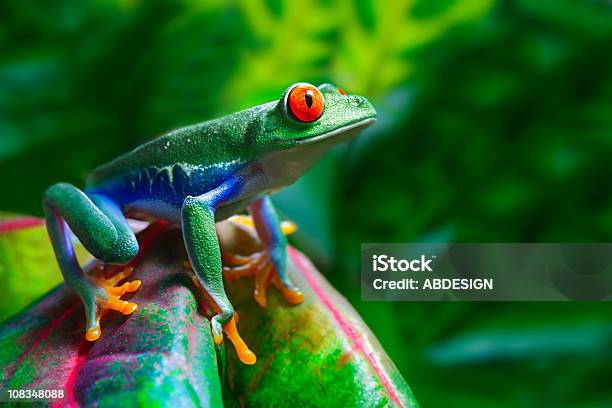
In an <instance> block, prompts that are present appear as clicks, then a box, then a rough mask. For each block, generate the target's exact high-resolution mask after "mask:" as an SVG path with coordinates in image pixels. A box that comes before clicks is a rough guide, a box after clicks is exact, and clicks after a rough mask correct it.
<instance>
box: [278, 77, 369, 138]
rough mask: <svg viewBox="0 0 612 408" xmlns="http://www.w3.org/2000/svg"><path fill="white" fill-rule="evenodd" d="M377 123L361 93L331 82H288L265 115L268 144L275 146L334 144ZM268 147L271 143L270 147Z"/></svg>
mask: <svg viewBox="0 0 612 408" xmlns="http://www.w3.org/2000/svg"><path fill="white" fill-rule="evenodd" d="M375 122H376V111H375V110H374V107H372V104H371V103H370V102H369V101H368V100H367V99H366V98H364V97H363V96H358V95H348V94H347V93H346V92H344V91H343V90H342V89H340V88H337V87H335V86H333V85H331V84H323V85H321V86H319V87H318V88H317V87H315V86H314V85H310V84H307V83H297V84H293V85H291V86H290V87H289V88H287V90H286V91H285V92H284V93H283V95H282V96H281V98H280V100H279V101H278V103H277V104H276V105H275V107H274V109H272V110H271V111H270V112H269V113H268V117H267V118H266V127H267V129H266V130H267V131H268V132H266V133H267V134H266V139H267V143H270V144H272V145H275V146H274V149H279V148H281V149H282V148H285V149H286V148H292V147H298V146H304V147H305V146H307V145H314V144H317V145H326V146H330V145H334V144H337V143H340V142H343V141H346V140H348V139H350V138H352V137H354V136H355V135H357V133H359V131H361V130H363V129H365V128H367V127H368V126H370V125H373V124H374V123H375ZM270 147H271V146H270Z"/></svg>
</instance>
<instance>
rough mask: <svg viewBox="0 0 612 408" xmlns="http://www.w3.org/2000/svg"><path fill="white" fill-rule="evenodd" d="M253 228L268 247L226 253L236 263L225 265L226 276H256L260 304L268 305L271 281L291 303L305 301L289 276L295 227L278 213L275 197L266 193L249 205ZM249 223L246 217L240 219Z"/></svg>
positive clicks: (256, 297) (256, 298)
mask: <svg viewBox="0 0 612 408" xmlns="http://www.w3.org/2000/svg"><path fill="white" fill-rule="evenodd" d="M249 211H250V213H251V216H252V223H253V225H252V226H253V227H254V228H255V230H256V231H257V235H258V236H259V238H260V239H261V241H262V243H263V244H264V245H265V249H264V250H263V251H261V252H257V253H255V254H252V255H250V256H246V257H245V256H239V255H232V254H224V259H226V260H227V261H228V262H229V263H231V264H234V265H237V266H233V267H225V268H224V273H225V276H226V277H227V278H229V279H232V280H234V279H238V278H240V277H243V276H253V277H254V279H255V292H254V297H255V300H256V301H257V303H259V304H260V305H261V306H263V307H265V306H266V305H267V303H268V301H267V297H266V291H267V289H268V287H269V286H270V285H271V284H272V285H274V286H276V287H277V288H278V289H279V290H280V291H281V292H282V293H283V296H284V297H285V300H286V301H287V302H288V303H291V304H299V303H302V302H303V301H304V295H303V294H302V292H301V291H300V290H299V289H298V288H297V287H296V286H295V285H294V284H293V282H291V279H290V278H289V276H288V275H287V266H286V263H287V253H286V248H287V238H286V237H285V235H286V234H287V233H290V232H293V231H294V230H295V226H292V225H286V226H283V225H282V224H281V223H280V222H279V220H278V216H277V215H276V211H275V210H274V206H273V204H272V200H271V199H270V197H269V196H267V195H266V196H264V197H262V198H261V199H259V200H257V201H255V202H254V203H253V204H251V205H250V206H249ZM239 222H242V223H245V224H247V225H248V222H245V221H244V220H242V221H239Z"/></svg>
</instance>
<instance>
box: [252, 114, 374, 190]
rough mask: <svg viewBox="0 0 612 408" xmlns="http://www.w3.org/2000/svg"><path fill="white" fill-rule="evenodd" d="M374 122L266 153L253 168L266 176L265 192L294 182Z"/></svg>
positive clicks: (365, 121)
mask: <svg viewBox="0 0 612 408" xmlns="http://www.w3.org/2000/svg"><path fill="white" fill-rule="evenodd" d="M375 122H376V119H375V118H367V119H363V120H360V121H358V122H354V123H351V124H349V125H346V126H343V127H341V128H338V129H336V130H333V131H331V132H328V133H324V134H322V135H318V136H313V137H310V138H308V139H300V140H299V141H298V144H297V145H295V146H293V147H291V148H289V149H286V150H278V151H275V152H272V153H268V154H267V155H264V156H263V157H261V158H259V159H257V161H256V165H257V167H258V169H259V170H260V171H263V173H264V174H265V175H266V180H267V183H266V186H265V190H266V191H273V190H276V189H279V188H282V187H285V186H288V185H289V184H292V183H293V182H295V181H296V180H297V179H298V178H299V177H301V176H302V174H304V172H305V171H306V170H308V169H309V168H310V167H311V166H312V165H313V164H314V163H316V162H317V161H318V160H319V159H320V158H321V156H323V154H324V153H325V152H326V151H327V150H329V149H330V148H331V147H332V146H334V145H336V144H338V143H342V142H345V141H347V140H349V139H351V138H353V137H355V136H356V135H357V134H358V133H359V132H360V131H362V130H363V129H365V128H366V127H368V126H370V125H373V124H374V123H375Z"/></svg>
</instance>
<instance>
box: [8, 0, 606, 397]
mask: <svg viewBox="0 0 612 408" xmlns="http://www.w3.org/2000/svg"><path fill="white" fill-rule="evenodd" d="M0 46H1V53H0V197H1V198H0V210H2V211H6V212H12V213H28V214H34V215H41V208H40V197H41V195H42V192H43V191H44V189H45V188H46V187H48V186H49V185H51V184H52V183H55V182H58V181H67V182H72V183H74V184H77V185H82V183H83V180H84V177H85V175H86V174H87V172H88V171H89V170H91V169H93V168H94V167H96V166H97V165H99V164H101V163H103V162H105V161H107V160H109V159H112V158H113V157H115V156H116V155H117V154H119V153H121V152H124V151H126V150H128V149H130V148H132V147H134V146H136V145H138V144H139V143H141V142H143V141H145V140H147V139H149V138H151V137H153V136H155V135H158V134H161V133H163V132H164V131H167V130H171V129H173V128H176V127H179V126H183V125H188V124H192V123H195V122H199V121H202V120H205V119H210V118H214V117H217V116H220V115H223V114H227V113H231V112H234V111H236V110H239V109H242V108H246V107H250V106H253V105H255V104H260V103H263V102H267V101H270V100H273V99H276V98H278V97H279V95H280V93H281V92H282V91H283V90H284V89H285V88H286V87H287V86H288V85H290V84H291V83H293V82H297V81H307V82H311V83H315V84H318V83H322V82H333V83H335V84H337V85H338V86H341V87H342V88H344V89H345V90H347V91H348V92H349V93H357V94H362V95H366V96H367V97H369V98H370V99H371V100H372V101H373V103H374V105H375V106H376V108H377V110H378V111H379V113H380V121H379V123H378V124H377V125H376V126H375V127H373V128H371V129H368V130H367V131H366V132H365V133H364V134H362V136H361V137H360V138H359V139H357V140H356V141H354V142H352V143H351V144H350V145H347V146H341V147H339V148H337V149H336V150H334V151H333V152H331V153H330V154H329V155H328V156H326V158H325V159H324V160H323V161H322V162H321V163H320V164H319V165H318V166H317V167H316V168H314V169H313V170H312V171H311V172H310V173H308V174H307V175H306V176H305V177H304V178H303V179H302V180H301V181H299V182H298V183H297V184H295V185H294V186H292V187H290V188H288V189H286V190H285V191H283V192H281V193H279V194H278V195H277V196H275V201H276V203H277V205H278V207H279V209H280V211H281V212H282V214H283V215H284V216H285V217H287V218H290V219H293V220H295V221H297V223H298V225H299V226H300V232H299V234H298V235H297V236H296V237H295V241H294V242H295V243H296V245H297V246H298V247H300V248H301V249H302V250H304V251H305V252H307V253H308V254H309V255H310V256H311V257H313V258H314V261H315V262H316V263H317V265H318V266H319V267H320V268H321V269H322V270H323V271H324V272H325V273H326V275H327V277H328V279H329V280H330V281H331V282H332V283H333V284H334V285H335V286H336V287H337V288H338V289H339V290H340V291H341V292H342V293H343V294H344V295H345V296H347V297H348V298H349V299H350V301H351V302H352V304H353V305H354V306H355V307H356V308H357V309H358V311H359V312H360V313H361V314H362V316H363V317H364V319H365V320H366V321H367V323H368V324H369V325H370V327H371V328H372V329H373V331H374V332H375V334H376V335H377V336H378V338H379V340H380V341H381V343H382V344H383V346H384V348H385V349H386V350H387V352H388V353H389V355H390V356H391V358H392V359H393V360H394V361H395V363H396V365H397V366H398V367H399V369H400V371H401V372H402V373H403V375H404V376H405V378H406V380H407V382H408V383H409V384H410V386H411V387H412V388H413V391H414V393H415V395H416V397H417V399H418V400H419V401H420V403H421V405H422V406H423V407H475V406H476V407H609V406H612V388H611V386H610V378H611V376H612V305H610V304H609V303H546V304H544V303H416V302H406V303H365V302H361V301H360V294H359V250H360V243H361V242H410V241H443V242H448V241H459V242H477V241H480V242H565V241H576V242H589V241H603V242H609V241H611V238H612V188H611V187H610V184H611V183H610V180H611V176H612V166H611V165H610V158H612V4H611V3H610V2H609V1H607V0H585V1H580V2H578V1H552V0H540V1H535V0H531V1H528V0H524V1H499V2H495V1H485V0H482V1H481V0H463V1H459V0H417V1H393V2H391V1H389V2H375V1H363V2H349V1H294V2H282V1H278V0H268V1H247V0H243V1H238V2H229V1H192V0H184V1H168V0H161V1H137V0H123V1H101V0H89V1H83V0H79V1H77V0H73V1H69V0H50V1H38V2H36V1H29V2H26V1H18V0H4V1H3V2H2V3H1V4H0ZM7 279H9V278H8V277H6V276H4V277H2V276H0V280H1V281H3V282H6V281H7ZM57 279H58V277H57V276H55V277H49V278H48V282H45V283H46V285H47V286H45V285H44V284H43V285H42V286H43V288H42V289H41V290H43V291H44V290H46V288H47V287H49V286H50V285H52V284H54V283H55V282H57ZM36 285H41V284H40V283H39V282H37V283H36ZM37 287H38V286H37ZM37 290H38V289H37ZM38 293H40V292H38ZM7 296H8V298H10V297H11V293H10V288H9V291H8V293H7ZM20 296H21V298H20V302H26V303H27V302H28V301H30V300H31V299H27V298H26V297H24V296H25V295H21V294H20ZM3 310H4V312H3V315H0V320H1V319H2V318H5V317H6V316H7V315H8V314H9V313H10V312H14V310H9V309H6V308H5V309H3Z"/></svg>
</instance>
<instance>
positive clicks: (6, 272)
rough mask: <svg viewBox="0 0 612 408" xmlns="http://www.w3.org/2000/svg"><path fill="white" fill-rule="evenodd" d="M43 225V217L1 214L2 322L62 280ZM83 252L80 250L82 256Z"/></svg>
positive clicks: (0, 278) (0, 276)
mask: <svg viewBox="0 0 612 408" xmlns="http://www.w3.org/2000/svg"><path fill="white" fill-rule="evenodd" d="M42 225H43V221H42V220H41V219H40V218H33V217H9V216H8V215H3V214H0V288H2V291H3V296H2V300H3V301H2V302H0V321H3V320H5V319H6V318H7V317H9V316H11V315H13V314H15V313H17V312H19V311H20V310H21V309H23V308H24V307H25V306H27V305H28V304H29V303H30V302H32V301H33V300H34V299H36V298H38V297H40V296H42V295H43V294H44V293H46V292H48V291H49V290H50V289H51V288H53V287H54V286H56V285H57V284H58V283H60V282H61V281H62V276H61V273H60V271H59V268H58V266H57V262H55V258H54V257H53V249H52V248H51V244H50V243H49V238H48V237H47V232H46V231H45V228H44V227H41V226H42ZM33 248H36V250H32V249H33ZM82 252H83V251H79V250H78V249H77V253H79V255H81V254H82Z"/></svg>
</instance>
